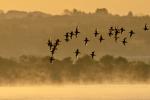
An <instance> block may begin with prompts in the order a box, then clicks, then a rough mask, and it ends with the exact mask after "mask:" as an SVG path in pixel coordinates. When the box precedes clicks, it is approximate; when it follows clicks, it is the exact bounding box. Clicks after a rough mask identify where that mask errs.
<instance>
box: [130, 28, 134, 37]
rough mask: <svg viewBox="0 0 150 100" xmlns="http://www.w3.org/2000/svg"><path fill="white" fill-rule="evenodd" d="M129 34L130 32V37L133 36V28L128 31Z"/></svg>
mask: <svg viewBox="0 0 150 100" xmlns="http://www.w3.org/2000/svg"><path fill="white" fill-rule="evenodd" d="M129 34H130V38H131V37H132V36H133V34H135V32H134V31H133V30H131V31H130V32H129Z"/></svg>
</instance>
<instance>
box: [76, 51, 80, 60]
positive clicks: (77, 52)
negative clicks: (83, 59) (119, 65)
mask: <svg viewBox="0 0 150 100" xmlns="http://www.w3.org/2000/svg"><path fill="white" fill-rule="evenodd" d="M79 54H80V51H79V49H77V50H76V51H75V55H76V58H78V55H79Z"/></svg>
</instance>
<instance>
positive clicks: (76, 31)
mask: <svg viewBox="0 0 150 100" xmlns="http://www.w3.org/2000/svg"><path fill="white" fill-rule="evenodd" d="M79 33H80V32H79V29H78V26H77V27H76V30H75V36H76V38H77V37H78V34H79Z"/></svg>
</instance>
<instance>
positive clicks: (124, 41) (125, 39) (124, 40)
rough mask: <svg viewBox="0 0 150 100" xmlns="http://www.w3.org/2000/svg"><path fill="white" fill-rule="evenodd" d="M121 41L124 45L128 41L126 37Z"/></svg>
mask: <svg viewBox="0 0 150 100" xmlns="http://www.w3.org/2000/svg"><path fill="white" fill-rule="evenodd" d="M122 43H123V45H124V46H126V43H128V42H127V38H126V37H125V38H124V39H123V41H122Z"/></svg>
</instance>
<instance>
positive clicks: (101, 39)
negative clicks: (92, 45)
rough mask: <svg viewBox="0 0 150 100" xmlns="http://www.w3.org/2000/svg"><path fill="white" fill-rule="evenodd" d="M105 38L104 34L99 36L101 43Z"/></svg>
mask: <svg viewBox="0 0 150 100" xmlns="http://www.w3.org/2000/svg"><path fill="white" fill-rule="evenodd" d="M103 40H105V39H104V38H103V36H102V35H101V36H100V38H99V41H100V43H101V42H102V41H103Z"/></svg>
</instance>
